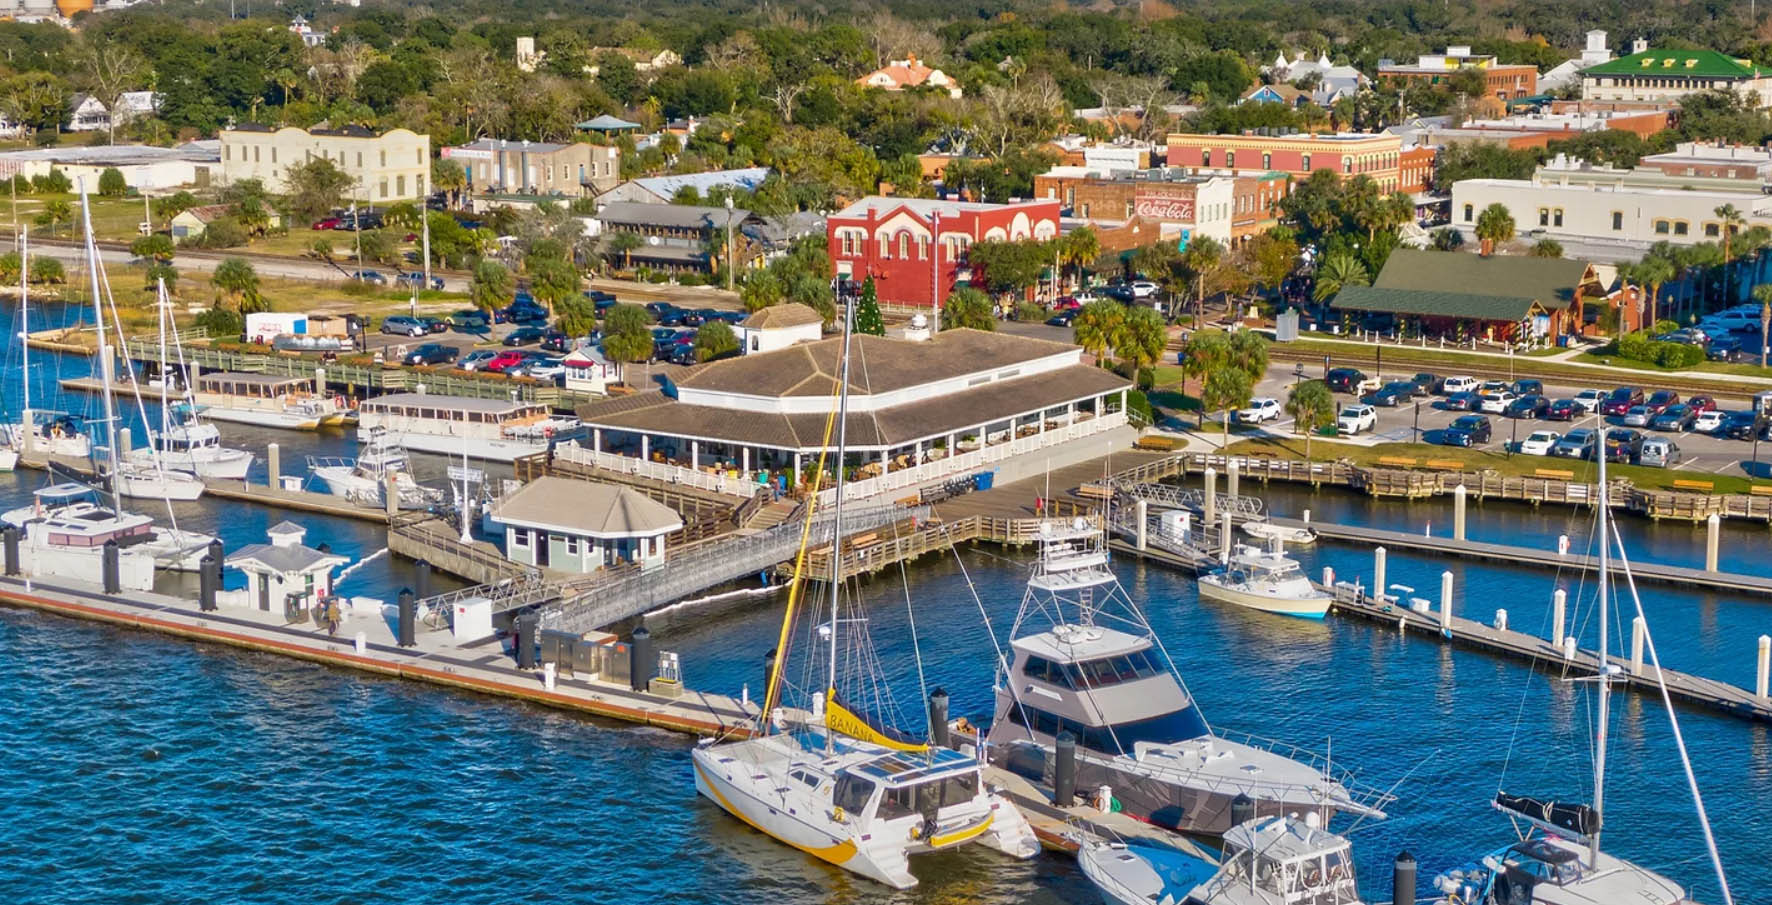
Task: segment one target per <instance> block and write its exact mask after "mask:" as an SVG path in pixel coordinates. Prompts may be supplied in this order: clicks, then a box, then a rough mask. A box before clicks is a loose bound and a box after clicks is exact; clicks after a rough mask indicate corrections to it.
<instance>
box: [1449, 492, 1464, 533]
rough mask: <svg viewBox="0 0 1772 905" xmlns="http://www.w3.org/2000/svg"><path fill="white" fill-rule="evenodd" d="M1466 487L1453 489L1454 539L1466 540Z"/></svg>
mask: <svg viewBox="0 0 1772 905" xmlns="http://www.w3.org/2000/svg"><path fill="white" fill-rule="evenodd" d="M1464 497H1465V490H1464V485H1463V484H1460V485H1458V486H1457V487H1455V488H1453V489H1452V539H1453V540H1464Z"/></svg>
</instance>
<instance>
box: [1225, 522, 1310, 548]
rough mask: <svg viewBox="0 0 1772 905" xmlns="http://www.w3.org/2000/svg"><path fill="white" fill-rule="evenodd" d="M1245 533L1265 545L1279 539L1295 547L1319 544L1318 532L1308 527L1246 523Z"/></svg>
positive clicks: (1270, 523)
mask: <svg viewBox="0 0 1772 905" xmlns="http://www.w3.org/2000/svg"><path fill="white" fill-rule="evenodd" d="M1243 533H1244V534H1247V535H1249V536H1250V537H1253V538H1255V539H1257V540H1259V541H1262V542H1264V543H1266V542H1268V541H1272V540H1274V539H1275V538H1278V539H1279V540H1280V541H1281V542H1282V543H1285V544H1287V545H1289V546H1293V547H1307V546H1310V545H1311V544H1314V543H1316V542H1317V532H1316V531H1315V530H1314V529H1312V528H1311V527H1310V526H1308V525H1298V526H1288V525H1276V524H1274V523H1273V522H1266V521H1259V522H1244V523H1243Z"/></svg>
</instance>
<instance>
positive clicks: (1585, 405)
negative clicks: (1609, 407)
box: [1575, 390, 1606, 415]
mask: <svg viewBox="0 0 1772 905" xmlns="http://www.w3.org/2000/svg"><path fill="white" fill-rule="evenodd" d="M1605 401H1606V391H1605V390H1582V391H1581V392H1579V393H1576V394H1575V404H1576V405H1578V406H1580V407H1581V411H1582V412H1583V413H1585V414H1589V415H1592V414H1594V413H1595V412H1598V411H1599V410H1600V403H1602V402H1605Z"/></svg>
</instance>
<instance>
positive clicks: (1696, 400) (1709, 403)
mask: <svg viewBox="0 0 1772 905" xmlns="http://www.w3.org/2000/svg"><path fill="white" fill-rule="evenodd" d="M1686 407H1687V408H1689V409H1691V410H1692V411H1694V412H1698V413H1703V412H1710V411H1715V410H1716V408H1717V401H1716V400H1715V399H1712V398H1711V397H1709V396H1704V395H1699V396H1688V397H1686Z"/></svg>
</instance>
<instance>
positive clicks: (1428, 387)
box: [1410, 371, 1445, 396]
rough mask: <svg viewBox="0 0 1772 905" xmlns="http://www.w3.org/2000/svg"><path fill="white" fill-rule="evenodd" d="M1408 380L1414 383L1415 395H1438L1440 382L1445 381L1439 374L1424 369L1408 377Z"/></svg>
mask: <svg viewBox="0 0 1772 905" xmlns="http://www.w3.org/2000/svg"><path fill="white" fill-rule="evenodd" d="M1410 382H1411V383H1413V384H1415V395H1417V396H1434V395H1438V394H1439V393H1440V386H1441V384H1443V383H1445V381H1443V380H1441V379H1440V375H1438V374H1430V373H1428V372H1426V371H1422V372H1420V373H1418V374H1416V375H1415V376H1414V377H1412V378H1410Z"/></svg>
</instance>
